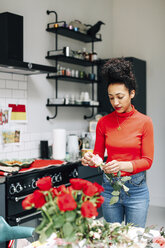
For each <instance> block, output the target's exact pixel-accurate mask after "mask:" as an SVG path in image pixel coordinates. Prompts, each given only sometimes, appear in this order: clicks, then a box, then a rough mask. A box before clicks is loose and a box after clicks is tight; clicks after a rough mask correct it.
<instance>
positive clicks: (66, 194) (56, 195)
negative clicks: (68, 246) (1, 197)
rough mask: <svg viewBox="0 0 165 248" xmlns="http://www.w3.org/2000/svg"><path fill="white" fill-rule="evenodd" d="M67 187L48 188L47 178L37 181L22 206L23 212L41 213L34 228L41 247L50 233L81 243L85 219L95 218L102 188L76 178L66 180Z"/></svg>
mask: <svg viewBox="0 0 165 248" xmlns="http://www.w3.org/2000/svg"><path fill="white" fill-rule="evenodd" d="M70 184H71V185H70V186H69V187H66V186H65V185H61V186H59V187H52V183H51V177H44V178H41V179H39V180H38V181H37V183H36V185H37V187H38V189H36V190H35V191H34V192H33V193H32V194H30V195H28V196H27V197H26V198H25V199H24V200H23V202H22V206H23V208H24V209H31V208H33V207H34V208H36V209H39V210H40V211H41V215H42V220H41V223H40V225H39V226H38V227H37V228H36V232H37V233H39V235H40V238H39V240H40V242H41V243H42V242H43V241H45V240H46V239H47V238H48V237H49V236H50V235H51V234H52V233H56V235H57V237H58V238H62V239H65V240H66V241H68V242H74V241H76V240H82V239H83V238H85V236H86V233H88V231H89V229H88V227H89V225H88V224H89V218H93V217H96V216H97V215H98V212H97V208H99V207H100V206H101V204H102V203H103V201H104V198H103V197H102V196H101V195H100V193H101V192H102V191H103V190H104V189H103V187H102V186H100V185H99V184H98V183H92V182H89V181H87V180H84V179H79V178H76V179H74V178H73V179H70Z"/></svg>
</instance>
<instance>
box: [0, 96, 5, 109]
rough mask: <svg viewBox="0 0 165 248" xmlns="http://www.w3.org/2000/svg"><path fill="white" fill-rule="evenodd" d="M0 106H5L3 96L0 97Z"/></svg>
mask: <svg viewBox="0 0 165 248" xmlns="http://www.w3.org/2000/svg"><path fill="white" fill-rule="evenodd" d="M0 106H1V108H3V107H4V108H5V107H6V101H5V98H0Z"/></svg>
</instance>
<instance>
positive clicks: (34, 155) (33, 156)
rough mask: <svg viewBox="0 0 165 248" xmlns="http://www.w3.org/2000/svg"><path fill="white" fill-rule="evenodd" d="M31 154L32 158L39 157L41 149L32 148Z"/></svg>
mask: <svg viewBox="0 0 165 248" xmlns="http://www.w3.org/2000/svg"><path fill="white" fill-rule="evenodd" d="M30 155H31V158H39V156H40V153H39V150H38V149H35V150H32V151H31V152H30Z"/></svg>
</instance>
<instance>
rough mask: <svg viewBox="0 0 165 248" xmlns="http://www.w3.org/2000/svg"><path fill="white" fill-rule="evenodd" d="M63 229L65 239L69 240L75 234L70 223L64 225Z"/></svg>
mask: <svg viewBox="0 0 165 248" xmlns="http://www.w3.org/2000/svg"><path fill="white" fill-rule="evenodd" d="M62 229H63V233H64V237H65V238H69V236H70V235H71V233H72V232H73V226H72V225H71V224H70V223H69V222H66V223H65V224H64V225H63V228H62Z"/></svg>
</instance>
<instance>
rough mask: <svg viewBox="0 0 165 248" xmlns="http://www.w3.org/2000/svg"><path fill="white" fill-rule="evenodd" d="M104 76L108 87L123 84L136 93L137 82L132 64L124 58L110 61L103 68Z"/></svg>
mask: <svg viewBox="0 0 165 248" xmlns="http://www.w3.org/2000/svg"><path fill="white" fill-rule="evenodd" d="M102 76H103V79H104V80H105V82H106V83H107V87H108V86H109V85H110V84H114V83H121V84H124V85H125V87H126V88H127V89H128V90H129V93H130V92H131V90H135V91H136V80H135V76H134V74H133V68H132V63H131V62H130V61H128V60H126V59H124V57H122V58H112V59H110V60H108V61H107V62H106V63H105V64H104V66H103V68H102Z"/></svg>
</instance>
